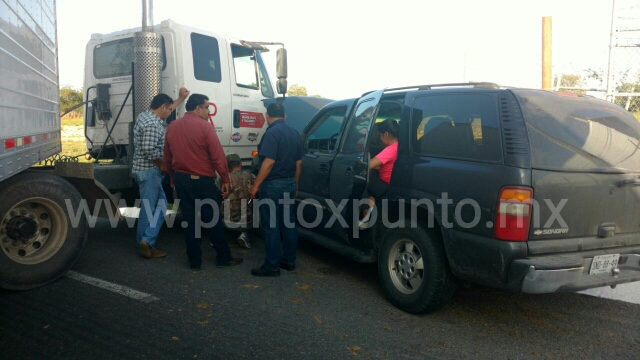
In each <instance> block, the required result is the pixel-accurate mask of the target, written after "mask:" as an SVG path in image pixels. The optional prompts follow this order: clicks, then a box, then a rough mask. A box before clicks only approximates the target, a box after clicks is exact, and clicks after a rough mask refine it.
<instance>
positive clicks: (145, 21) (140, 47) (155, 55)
mask: <svg viewBox="0 0 640 360" xmlns="http://www.w3.org/2000/svg"><path fill="white" fill-rule="evenodd" d="M161 45H162V37H160V35H158V34H156V33H155V32H153V0H142V31H139V32H136V33H135V34H134V36H133V56H134V65H133V90H134V94H135V96H134V104H135V109H134V118H135V119H137V118H138V115H139V114H140V113H141V112H144V111H146V110H148V109H149V105H150V104H151V100H152V99H153V97H154V96H156V95H158V94H159V93H160V92H162V82H161V56H162V48H161Z"/></svg>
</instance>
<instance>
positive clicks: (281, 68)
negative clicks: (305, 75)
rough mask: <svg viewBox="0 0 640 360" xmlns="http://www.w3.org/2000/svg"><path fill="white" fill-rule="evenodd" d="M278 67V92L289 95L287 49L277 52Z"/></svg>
mask: <svg viewBox="0 0 640 360" xmlns="http://www.w3.org/2000/svg"><path fill="white" fill-rule="evenodd" d="M276 55H277V65H276V77H277V78H278V83H277V86H276V87H277V90H278V94H286V93H287V49H285V48H281V49H278V51H277V52H276Z"/></svg>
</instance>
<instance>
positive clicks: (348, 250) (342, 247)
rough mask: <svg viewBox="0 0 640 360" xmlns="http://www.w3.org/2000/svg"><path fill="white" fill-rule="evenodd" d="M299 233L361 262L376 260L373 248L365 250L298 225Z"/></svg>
mask: <svg viewBox="0 0 640 360" xmlns="http://www.w3.org/2000/svg"><path fill="white" fill-rule="evenodd" d="M298 233H299V234H300V236H302V237H304V238H306V239H308V240H311V241H312V242H314V243H316V244H318V245H320V246H322V247H325V248H327V249H329V250H332V251H335V252H337V253H339V254H341V255H343V256H346V257H348V258H350V259H353V260H355V261H358V262H361V263H374V262H376V253H375V252H374V251H373V250H368V251H363V250H360V249H357V248H354V247H351V246H349V245H347V244H345V243H343V242H340V241H339V240H335V239H332V238H330V237H328V236H325V235H320V234H317V233H315V232H313V231H311V230H308V229H305V228H302V227H300V226H298Z"/></svg>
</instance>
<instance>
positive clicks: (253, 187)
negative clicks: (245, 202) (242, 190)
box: [249, 185, 258, 199]
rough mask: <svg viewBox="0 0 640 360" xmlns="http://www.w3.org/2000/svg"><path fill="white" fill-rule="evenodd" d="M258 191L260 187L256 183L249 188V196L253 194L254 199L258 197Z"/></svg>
mask: <svg viewBox="0 0 640 360" xmlns="http://www.w3.org/2000/svg"><path fill="white" fill-rule="evenodd" d="M257 193H258V188H257V187H256V186H255V185H254V186H252V187H251V188H250V189H249V196H251V198H252V199H255V198H256V194H257Z"/></svg>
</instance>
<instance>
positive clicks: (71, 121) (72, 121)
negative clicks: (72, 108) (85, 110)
mask: <svg viewBox="0 0 640 360" xmlns="http://www.w3.org/2000/svg"><path fill="white" fill-rule="evenodd" d="M60 124H61V125H62V126H83V125H84V121H83V119H82V118H81V117H78V118H69V117H64V118H62V119H61V121H60Z"/></svg>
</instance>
